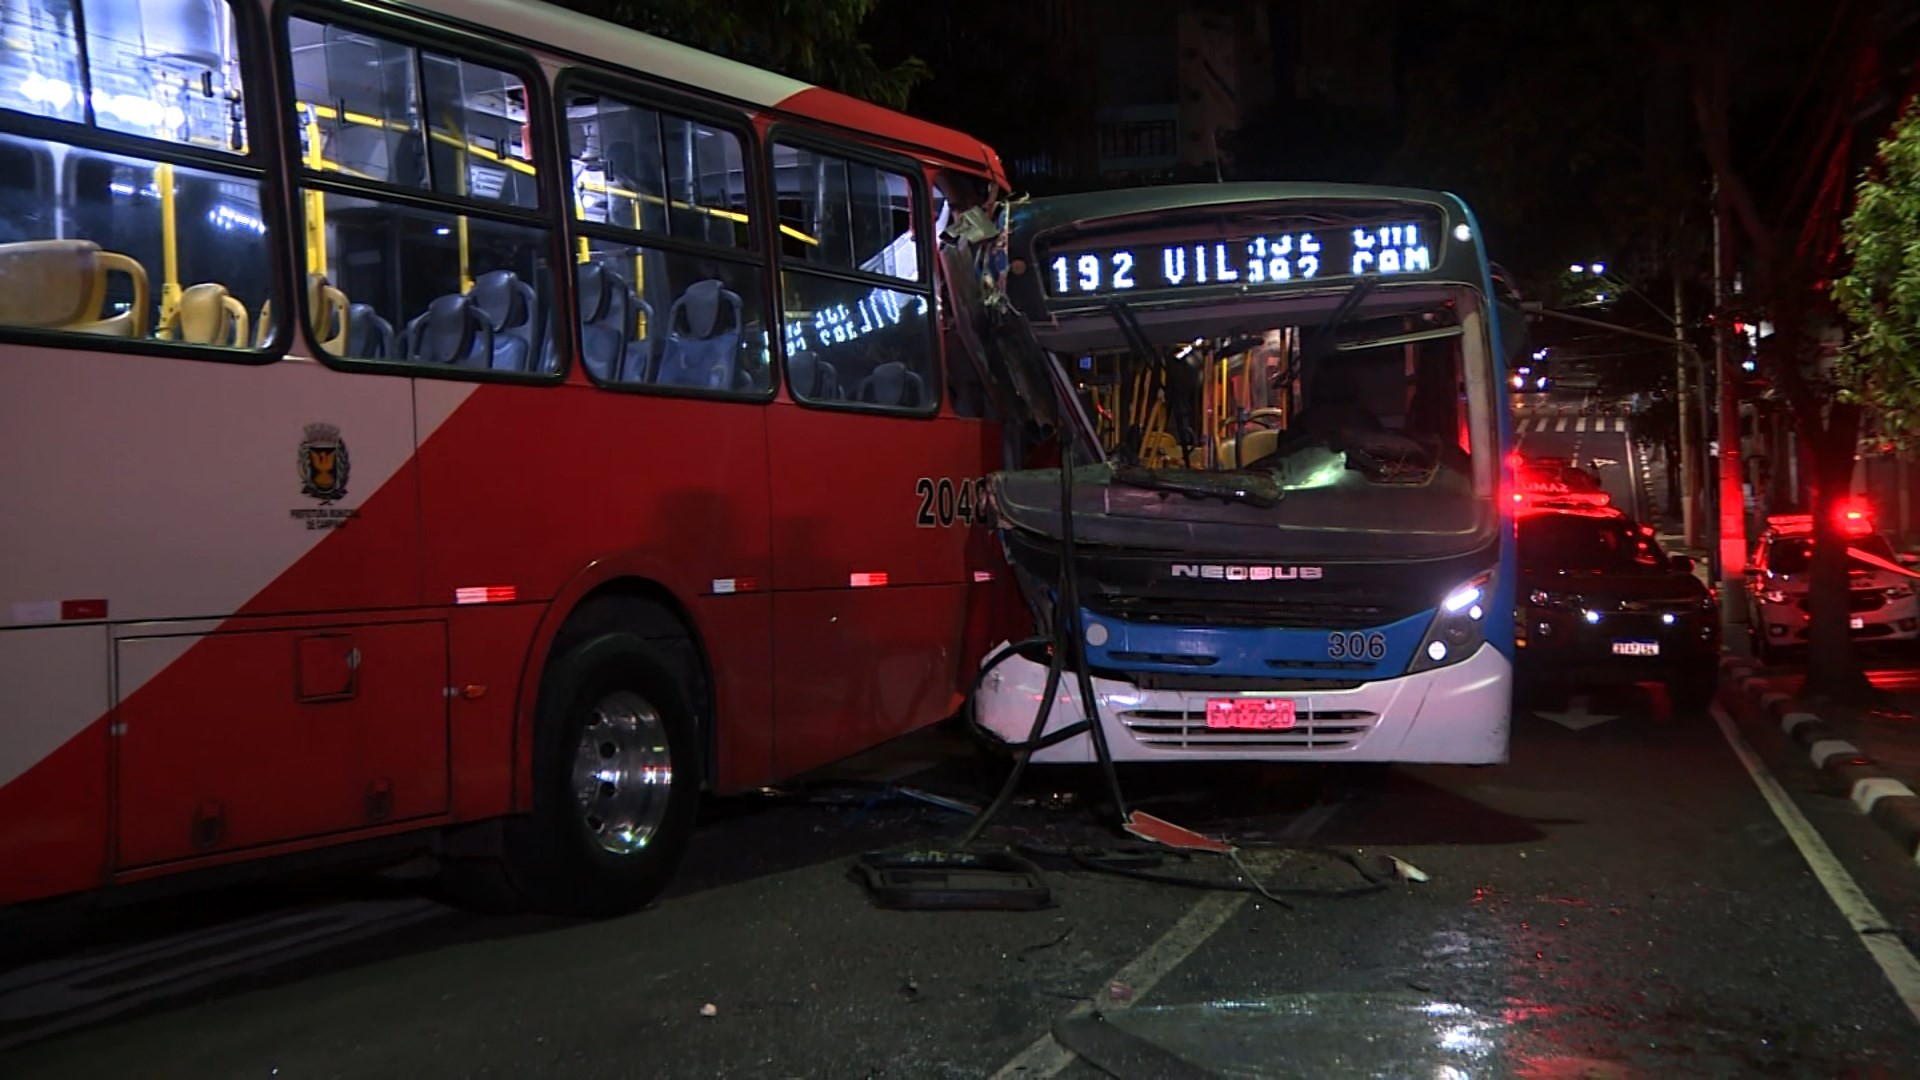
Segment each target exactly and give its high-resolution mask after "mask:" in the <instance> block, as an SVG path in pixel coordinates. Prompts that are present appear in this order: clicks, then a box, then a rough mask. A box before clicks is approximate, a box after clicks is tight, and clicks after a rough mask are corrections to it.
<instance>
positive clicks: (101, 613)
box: [60, 600, 107, 619]
mask: <svg viewBox="0 0 1920 1080" xmlns="http://www.w3.org/2000/svg"><path fill="white" fill-rule="evenodd" d="M60 617H61V618H62V619H104V618H106V617H107V602H106V601H105V600H62V601H60Z"/></svg>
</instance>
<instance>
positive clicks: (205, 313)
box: [159, 281, 248, 349]
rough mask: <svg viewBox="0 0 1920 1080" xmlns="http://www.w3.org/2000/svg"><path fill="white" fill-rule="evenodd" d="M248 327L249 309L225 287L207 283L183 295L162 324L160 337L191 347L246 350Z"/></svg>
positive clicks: (189, 287)
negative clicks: (202, 346)
mask: <svg viewBox="0 0 1920 1080" xmlns="http://www.w3.org/2000/svg"><path fill="white" fill-rule="evenodd" d="M247 324H248V319H247V306H246V305H245V304H242V303H241V302H240V301H239V300H237V299H235V298H234V296H233V294H232V293H230V292H228V291H227V287H226V286H225V285H220V284H217V283H215V282H211V281H206V282H201V283H200V284H198V285H189V286H187V287H186V288H185V289H184V290H182V291H181V293H180V302H179V303H178V304H176V305H175V306H174V309H173V312H172V313H171V314H169V315H168V316H167V321H166V322H164V323H162V324H161V326H160V331H159V336H160V337H161V338H162V339H164V340H167V341H180V342H185V343H186V344H188V345H220V346H223V347H225V348H230V349H244V348H246V346H247Z"/></svg>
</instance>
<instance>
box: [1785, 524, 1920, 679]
mask: <svg viewBox="0 0 1920 1080" xmlns="http://www.w3.org/2000/svg"><path fill="white" fill-rule="evenodd" d="M1767 525H1768V528H1767V531H1766V532H1765V533H1763V534H1762V535H1761V537H1760V543H1759V546H1758V547H1756V548H1755V549H1754V553H1753V561H1752V563H1751V564H1750V565H1749V566H1748V567H1747V600H1748V607H1749V612H1750V615H1751V618H1750V619H1749V621H1748V625H1749V626H1750V627H1751V628H1752V634H1753V648H1754V654H1755V655H1756V656H1759V657H1760V658H1762V659H1772V658H1773V657H1775V656H1777V655H1778V654H1779V653H1780V652H1782V651H1783V650H1786V649H1792V648H1797V647H1802V646H1805V645H1806V643H1807V621H1808V615H1807V611H1808V601H1807V588H1808V574H1809V571H1810V569H1811V562H1810V557H1811V555H1812V553H1813V522H1812V519H1811V518H1810V517H1808V516H1807V515H1804V514H1802V515H1789V516H1784V517H1772V518H1768V519H1767ZM1848 545H1849V548H1850V550H1851V551H1852V552H1853V553H1854V557H1853V558H1852V559H1850V560H1849V561H1848V567H1847V573H1848V576H1849V578H1850V589H1849V596H1848V601H1847V617H1848V620H1849V623H1850V625H1851V627H1852V629H1853V637H1854V640H1856V641H1872V642H1910V641H1916V640H1920V598H1916V597H1915V595H1914V587H1915V586H1916V585H1920V581H1917V580H1916V579H1915V576H1914V572H1913V571H1912V570H1910V569H1908V566H1909V564H1910V563H1912V562H1913V561H1914V560H1913V558H1912V557H1911V556H1901V555H1896V554H1895V553H1894V550H1893V547H1892V545H1890V544H1888V543H1887V538H1886V537H1884V536H1882V535H1880V534H1879V533H1876V532H1861V533H1859V534H1858V535H1855V536H1851V537H1849V538H1848Z"/></svg>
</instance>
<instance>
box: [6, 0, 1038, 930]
mask: <svg viewBox="0 0 1920 1080" xmlns="http://www.w3.org/2000/svg"><path fill="white" fill-rule="evenodd" d="M0 39H4V41H5V44H6V48H5V51H4V52H0V461H4V462H5V466H6V477H5V480H4V482H0V904H6V905H12V904H19V903H22V902H25V901H31V900H37V899H43V898H51V897H58V896H63V895H69V894H75V893H81V892H87V891H89V890H96V889H100V888H103V887H108V886H113V887H119V886H126V885H132V884H134V883H140V882H147V881H150V880H152V879H158V878H162V877H169V878H171V877H173V876H174V875H178V874H181V873H183V872H188V871H201V870H208V869H212V868H216V867H227V868H232V867H233V866H234V865H235V864H248V869H250V870H258V869H264V868H265V867H267V866H271V865H276V864H274V863H266V862H263V860H268V859H274V858H276V857H281V856H286V857H288V858H290V859H304V858H310V857H312V856H313V855H314V854H315V853H316V852H318V851H320V850H321V849H326V853H327V854H328V855H329V856H335V855H341V854H344V853H348V852H355V853H357V852H360V851H362V850H368V851H384V850H385V848H386V846H388V845H391V846H394V847H396V848H413V849H417V848H419V847H421V846H424V845H427V844H431V845H432V847H433V849H434V850H437V851H438V852H440V853H441V854H442V855H443V856H444V857H445V858H446V859H447V860H448V864H449V865H451V866H453V867H455V868H456V869H457V871H458V872H457V873H455V874H454V875H453V878H454V880H456V881H459V882H465V883H467V884H468V885H473V886H478V885H479V884H482V883H484V884H486V885H487V886H489V887H490V888H494V889H498V888H500V887H505V888H507V889H510V890H511V891H512V893H513V894H514V895H515V896H517V897H518V898H520V899H524V900H526V901H529V902H531V903H533V904H534V905H536V906H539V907H542V908H545V909H549V910H557V911H567V912H576V913H605V912H613V911H620V910H628V909H631V908H633V907H634V906H636V905H638V904H640V903H642V902H644V901H645V900H646V899H648V898H649V897H650V896H652V895H653V894H654V893H655V892H657V890H658V889H659V888H660V887H661V886H662V885H663V884H664V882H665V881H666V879H667V878H668V877H669V876H670V874H671V871H672V869H673V866H674V864H675V862H676V861H677V859H678V856H679V854H680V852H681V850H682V848H683V846H684V844H685V841H686V837H687V834H688V832H689V831H690V829H691V824H692V817H693V811H694V807H695V803H696V801H697V796H698V794H699V791H700V790H702V789H705V790H712V791H729V790H738V789H744V788H750V787H753V786H756V785H762V784H765V783H768V782H770V781H773V780H775V779H777V778H781V777H788V776H792V775H794V774H796V773H799V772H802V771H805V770H809V769H811V768H814V767H816V766H819V765H822V764H825V763H828V762H830V761H833V760H835V759H838V758H840V757H843V756H845V755H848V754H850V753H853V752H857V751H859V750H861V749H864V748H867V747H870V746H872V745H874V744H877V743H880V742H882V741H884V740H886V739H888V738H890V737H892V736H895V735H898V734H901V733H903V732H907V731H909V730H912V729H915V728H919V727H922V726H924V725H927V724H929V723H932V722H935V721H937V720H940V719H941V718H944V717H947V716H949V715H951V714H952V713H953V712H954V711H955V708H956V706H957V705H958V703H959V701H960V699H961V697H962V694H963V691H964V690H965V688H966V684H967V681H968V678H969V677H970V676H971V675H972V673H973V672H974V671H975V670H976V668H977V666H978V661H979V658H980V656H981V654H982V653H983V652H984V649H985V646H986V645H987V643H988V642H989V641H990V640H991V639H992V635H993V634H994V630H993V628H992V627H991V626H990V625H989V623H990V621H991V620H992V619H993V617H994V615H993V612H994V610H995V597H996V596H997V595H999V594H998V593H997V590H999V589H1001V588H1004V581H1003V580H1001V575H998V574H996V572H995V567H996V566H997V565H998V563H997V559H998V554H997V552H996V551H995V549H994V548H993V545H992V544H991V543H990V540H989V536H988V534H987V531H986V530H984V529H980V528H972V527H970V526H971V525H972V524H973V521H974V518H975V514H974V512H973V507H974V504H975V501H976V499H977V497H978V494H979V491H980V488H979V478H980V477H982V476H984V475H986V474H987V473H988V472H989V471H991V470H992V469H995V468H997V467H998V465H999V460H998V459H999V454H1000V452H1001V449H1000V448H1001V444H1000V431H999V425H998V424H997V423H994V422H992V421H991V420H990V419H989V418H986V417H983V416H982V413H983V412H984V411H985V410H984V409H983V408H982V407H981V406H980V404H979V401H978V400H977V397H976V395H974V394H971V393H958V392H955V389H956V388H959V389H965V388H966V387H967V386H969V385H971V386H972V387H973V388H974V389H977V388H978V383H977V382H974V383H971V384H969V383H968V382H967V379H968V376H967V373H966V372H963V371H961V370H960V366H961V364H962V363H964V361H962V360H960V358H959V357H957V356H956V357H955V358H954V363H953V364H947V363H945V362H943V358H942V352H943V334H942V331H941V323H942V320H943V319H949V320H950V319H951V317H952V303H953V301H952V300H951V299H950V298H949V297H947V296H944V295H942V294H941V290H942V288H943V284H942V282H941V280H940V277H939V275H938V273H937V272H936V266H937V263H938V259H937V249H936V245H937V243H938V240H937V237H938V234H939V232H940V228H941V226H942V223H943V222H944V221H946V220H949V219H951V218H953V217H955V216H958V215H959V214H960V213H961V212H962V211H967V210H976V211H977V209H978V208H979V207H980V206H982V205H983V203H984V204H986V205H991V202H992V200H993V199H994V197H995V194H996V193H997V192H999V191H1002V190H1004V188H1005V179H1004V176H1003V174H1002V171H1001V167H1000V164H999V161H998V159H997V158H996V156H995V155H994V153H993V151H992V150H991V149H990V148H988V147H986V146H984V145H982V144H981V143H980V142H979V141H978V140H975V139H971V138H968V137H966V136H964V135H962V134H959V133H957V132H954V131H951V130H947V129H944V128H940V127H936V126H934V125H931V124H927V123H924V122H920V121H917V120H914V119H911V118H909V117H907V116H904V115H901V114H898V113H895V112H891V111H888V110H885V109H881V108H878V107H875V106H872V105H869V104H866V103H863V102H860V101H857V100H854V99H851V98H848V97H844V96H842V95H839V94H836V93H832V92H829V91H827V90H823V89H819V88H816V87H811V86H808V85H806V84H803V83H800V82H796V81H793V80H791V79H787V78H784V77H782V76H778V75H774V74H771V73H768V72H766V71H762V70H758V69H755V68H752V67H749V66H746V65H742V64H739V63H734V62H731V61H728V60H724V59H721V58H718V57H715V56H712V55H708V54H705V53H701V52H698V51H695V50H692V49H688V48H684V47H681V46H677V45H674V44H671V43H669V42H666V41H662V40H659V39H657V38H653V37H649V36H647V35H644V34H640V33H636V32H632V31H629V30H627V29H624V28H621V27H619V26H615V25H611V24H608V23H605V22H601V21H598V20H594V19H590V18H586V17H584V16H581V15H579V14H576V13H573V12H569V11H566V10H563V9H561V8H557V7H552V6H548V5H544V4H540V3H531V2H527V0H433V2H428V3H418V4H401V3H386V2H362V0H354V2H330V0H288V2H277V3H264V2H260V0H6V2H5V3H0ZM996 581H999V582H1000V583H998V584H996ZM349 844H351V845H355V846H354V847H352V848H347V847H344V845H349ZM175 880H181V879H175Z"/></svg>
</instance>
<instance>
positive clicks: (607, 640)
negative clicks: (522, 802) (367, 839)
mask: <svg viewBox="0 0 1920 1080" xmlns="http://www.w3.org/2000/svg"><path fill="white" fill-rule="evenodd" d="M532 764H533V812H532V814H530V815H527V816H525V817H523V818H519V819H516V820H514V821H512V822H509V823H508V827H507V830H506V835H505V837H504V841H505V842H504V848H505V860H504V862H505V869H506V871H507V874H508V876H509V877H510V878H511V880H512V882H513V884H514V886H515V888H516V889H517V890H518V891H519V892H520V893H522V894H523V895H524V896H525V897H526V898H527V900H528V901H529V902H530V906H532V907H534V908H535V909H537V910H540V911H545V912H548V913H551V914H556V915H571V916H580V917H587V918H601V917H606V916H611V915H620V914H625V913H627V912H630V911H635V910H638V909H639V908H641V907H644V906H646V905H647V904H648V903H649V902H651V901H652V900H653V898H654V897H655V896H657V895H659V893H660V891H661V890H662V889H664V888H665V887H666V885H667V882H668V881H669V880H671V879H672V877H673V874H674V871H675V870H676V869H677V867H678V866H679V863H680V858H681V856H682V854H683V853H684V852H685V851H686V846H687V840H688V838H689V837H690V836H691V835H692V832H693V825H694V818H695V813H696V811H697V809H698V804H699V797H700V771H699V748H698V744H697V736H696V726H695V723H694V718H693V710H692V708H691V707H690V706H689V705H688V703H687V695H686V693H685V691H684V690H683V688H682V687H681V686H680V683H679V681H678V680H677V679H675V678H674V676H673V674H672V668H671V666H670V665H669V664H668V663H667V662H666V660H665V659H664V658H663V657H662V656H661V655H660V653H659V652H658V651H657V650H656V649H655V648H654V647H653V646H651V645H650V644H648V643H647V641H646V640H645V639H642V638H640V637H638V636H636V635H633V634H628V633H607V634H600V635H598V636H595V637H591V638H588V639H586V640H583V641H581V642H579V643H577V644H576V645H574V646H573V647H572V648H570V649H568V650H566V651H565V652H564V653H561V654H560V655H559V656H558V657H556V658H555V660H554V661H553V663H552V666H551V667H550V668H549V669H548V671H547V673H546V677H545V678H544V679H543V680H542V682H541V692H540V702H539V708H538V711H537V715H536V718H535V729H534V742H533V763H532ZM663 777H664V780H663V779H662V778H663Z"/></svg>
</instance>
